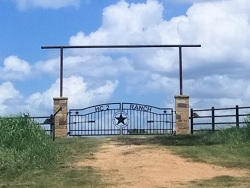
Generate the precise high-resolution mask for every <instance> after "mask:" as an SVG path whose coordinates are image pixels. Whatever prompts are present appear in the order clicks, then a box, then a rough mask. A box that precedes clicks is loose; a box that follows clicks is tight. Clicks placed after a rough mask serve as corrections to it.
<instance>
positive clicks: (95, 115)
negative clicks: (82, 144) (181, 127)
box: [68, 103, 173, 136]
mask: <svg viewBox="0 0 250 188" xmlns="http://www.w3.org/2000/svg"><path fill="white" fill-rule="evenodd" d="M68 131H69V132H68V134H69V136H98V135H138V134H146V135H153V134H172V133H173V109H172V108H158V107H154V106H150V105H143V104H136V103H107V104H100V105H96V106H91V107H88V108H84V109H71V110H69V130H68Z"/></svg>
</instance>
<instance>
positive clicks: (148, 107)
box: [130, 104, 152, 112]
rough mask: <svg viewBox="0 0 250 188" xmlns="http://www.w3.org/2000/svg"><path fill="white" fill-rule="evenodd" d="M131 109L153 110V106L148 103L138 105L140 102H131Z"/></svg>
mask: <svg viewBox="0 0 250 188" xmlns="http://www.w3.org/2000/svg"><path fill="white" fill-rule="evenodd" d="M130 109H131V110H138V111H144V112H151V110H152V108H151V107H150V106H147V105H138V104H131V105H130Z"/></svg>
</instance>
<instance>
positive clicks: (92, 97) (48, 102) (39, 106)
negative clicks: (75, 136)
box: [26, 76, 118, 113]
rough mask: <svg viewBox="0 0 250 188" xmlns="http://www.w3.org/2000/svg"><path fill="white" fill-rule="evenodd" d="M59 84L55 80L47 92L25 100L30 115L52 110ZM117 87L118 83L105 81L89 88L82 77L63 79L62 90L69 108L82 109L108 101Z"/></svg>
mask: <svg viewBox="0 0 250 188" xmlns="http://www.w3.org/2000/svg"><path fill="white" fill-rule="evenodd" d="M59 82H60V81H59V79H57V80H56V82H55V83H54V84H52V85H51V87H50V88H49V89H48V90H46V91H44V92H42V93H41V92H37V93H34V94H32V95H31V96H30V97H29V98H28V99H27V101H26V103H27V104H28V105H29V106H30V107H32V108H33V112H32V113H38V111H39V110H40V111H41V110H46V109H47V110H48V109H52V108H53V98H54V97H58V96H59V88H60V86H59ZM117 86H118V81H114V82H112V81H106V82H105V83H103V84H102V85H100V86H98V87H95V88H90V87H89V85H88V84H87V83H86V82H85V81H84V79H83V77H80V76H71V77H69V78H64V87H63V90H64V96H66V97H68V105H69V108H83V107H87V106H89V105H93V104H98V103H99V102H104V101H107V100H109V99H110V97H111V96H112V94H113V92H114V91H115V89H116V87H117ZM40 113H41V112H40Z"/></svg>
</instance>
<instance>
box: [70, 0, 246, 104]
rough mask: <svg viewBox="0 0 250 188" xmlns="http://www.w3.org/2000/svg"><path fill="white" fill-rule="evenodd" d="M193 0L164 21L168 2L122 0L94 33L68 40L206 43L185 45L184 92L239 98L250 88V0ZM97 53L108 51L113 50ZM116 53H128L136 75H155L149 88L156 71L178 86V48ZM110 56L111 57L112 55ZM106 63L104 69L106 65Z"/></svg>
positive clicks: (85, 42)
mask: <svg viewBox="0 0 250 188" xmlns="http://www.w3.org/2000/svg"><path fill="white" fill-rule="evenodd" d="M190 2H192V3H193V5H192V6H191V7H190V8H189V9H188V11H187V13H186V15H181V16H178V17H173V18H172V19H170V20H164V19H163V11H164V6H163V4H161V3H160V2H159V1H154V0H148V1H147V2H146V3H138V4H135V3H131V4H129V3H127V2H126V1H120V2H118V3H117V4H114V5H111V6H109V7H106V8H105V9H104V11H103V19H102V25H101V26H100V28H99V29H97V30H96V31H93V32H92V33H90V34H89V35H86V34H85V33H84V32H82V31H81V32H79V33H77V34H76V35H75V36H72V37H71V38H70V41H69V44H70V45H94V44H95V45H98V44H201V45H202V48H199V49H194V48H192V49H183V68H184V79H186V81H185V82H184V83H185V84H186V85H184V89H185V88H187V89H186V90H184V92H185V91H186V92H187V94H190V95H192V96H193V97H195V100H196V99H197V100H200V101H202V100H204V98H205V97H207V99H208V98H209V99H208V100H210V99H211V98H213V97H215V98H216V99H218V100H219V99H224V98H227V99H228V100H229V99H231V100H232V101H235V102H237V101H238V98H237V97H236V95H239V94H240V93H241V92H243V93H244V92H246V91H245V90H246V88H245V87H244V85H246V84H247V79H248V76H247V75H248V72H249V71H250V66H249V65H250V64H249V63H248V60H249V59H250V51H249V50H250V46H249V44H250V43H249V40H250V24H249V21H248V20H249V17H250V14H249V12H250V10H249V9H250V8H249V7H250V1H246V0H220V1H218V0H216V1H206V0H204V1H195V0H192V1H190ZM77 52H79V53H77ZM88 52H89V54H90V55H91V53H92V54H93V52H91V53H90V51H87V53H88ZM95 52H96V53H99V54H100V53H103V54H104V53H105V54H106V55H108V53H110V52H111V50H108V51H95ZM115 52H116V53H119V52H120V53H121V54H122V56H126V57H129V61H130V62H132V63H131V67H132V69H131V70H133V73H136V72H137V73H139V74H138V75H137V77H136V74H134V76H135V77H136V78H134V80H143V79H145V80H147V79H148V78H150V77H151V79H148V83H147V82H145V81H144V82H143V81H142V82H141V84H142V83H144V84H146V85H147V87H148V88H149V87H152V88H155V87H157V88H158V87H159V83H157V82H159V79H156V76H155V75H159V76H158V77H159V78H160V77H161V78H164V79H163V80H165V84H166V85H171V86H172V87H175V88H178V87H179V86H178V83H177V84H176V85H173V84H169V82H170V83H171V81H170V80H176V79H177V80H178V51H177V50H174V49H145V50H123V51H122V50H116V51H113V53H115ZM81 53H83V51H75V54H76V55H80V54H81ZM85 53H86V51H85ZM85 55H86V54H85ZM110 57H111V58H112V54H110ZM110 61H112V59H111V60H110ZM105 64H106V63H105ZM105 64H103V67H101V68H103V69H104V67H105ZM93 66H94V65H93ZM107 67H108V66H107ZM98 68H99V67H98ZM110 70H112V69H110ZM149 70H150V71H149ZM143 72H144V73H145V72H150V73H151V74H152V75H151V76H149V77H148V76H145V75H148V74H143ZM141 73H142V74H141ZM150 73H149V74H150ZM129 75H131V74H129ZM225 75H227V76H225ZM139 77H140V78H139ZM128 79H129V78H128ZM154 81H155V83H154ZM161 82H162V81H161ZM161 82H160V83H161ZM129 83H131V82H129ZM230 83H234V85H233V86H232V84H231V85H230ZM128 87H130V86H128ZM193 91H196V92H193ZM233 91H236V92H233ZM244 100H245V99H244ZM222 101H225V100H222ZM220 104H222V103H220Z"/></svg>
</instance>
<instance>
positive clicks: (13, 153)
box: [0, 115, 59, 177]
mask: <svg viewBox="0 0 250 188" xmlns="http://www.w3.org/2000/svg"><path fill="white" fill-rule="evenodd" d="M0 138H1V139H0V172H1V173H0V176H5V177H16V176H18V175H19V174H21V173H23V172H24V171H26V170H29V169H34V168H49V167H51V166H53V164H54V163H56V161H57V159H58V157H59V151H58V147H57V146H56V145H55V144H54V143H53V142H52V139H51V137H50V136H49V135H47V134H46V133H45V131H44V130H42V129H41V127H40V126H39V125H37V123H36V122H34V121H32V120H31V119H30V118H29V117H28V116H22V115H18V116H12V117H2V118H0Z"/></svg>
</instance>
